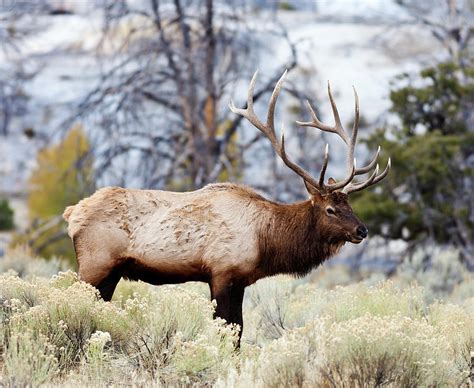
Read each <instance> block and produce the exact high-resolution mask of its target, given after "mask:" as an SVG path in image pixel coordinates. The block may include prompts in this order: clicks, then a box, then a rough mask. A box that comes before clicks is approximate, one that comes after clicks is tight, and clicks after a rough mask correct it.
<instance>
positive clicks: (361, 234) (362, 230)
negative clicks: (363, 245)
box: [357, 225, 369, 238]
mask: <svg viewBox="0 0 474 388" xmlns="http://www.w3.org/2000/svg"><path fill="white" fill-rule="evenodd" d="M368 234H369V231H368V229H367V228H366V227H365V226H364V225H361V226H359V227H358V228H357V236H358V237H360V238H366V237H367V235H368Z"/></svg>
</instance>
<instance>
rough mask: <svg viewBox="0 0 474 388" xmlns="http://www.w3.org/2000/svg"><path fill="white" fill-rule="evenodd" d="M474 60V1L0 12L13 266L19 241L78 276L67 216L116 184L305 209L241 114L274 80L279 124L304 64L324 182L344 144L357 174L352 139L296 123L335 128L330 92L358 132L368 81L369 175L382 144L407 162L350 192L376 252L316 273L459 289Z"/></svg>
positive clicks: (99, 5)
mask: <svg viewBox="0 0 474 388" xmlns="http://www.w3.org/2000/svg"><path fill="white" fill-rule="evenodd" d="M473 50H474V2H473V1H472V0H465V1H462V0H425V1H415V0H396V1H395V0H364V1H355V0H354V1H350V0H336V1H329V0H327V1H326V0H318V1H316V0H313V1H310V0H293V1H292V0H287V1H277V0H273V1H270V0H236V1H222V0H173V1H171V0H167V1H164V0H161V1H160V0H130V1H126V0H120V1H107V0H88V1H79V0H76V1H73V0H62V1H60V0H58V1H53V0H50V1H48V0H36V1H8V0H0V257H1V256H4V255H6V256H5V257H4V258H3V259H1V258H0V266H2V265H3V266H7V264H5V263H6V261H7V258H8V254H7V253H8V252H9V251H10V250H11V249H13V247H15V246H18V245H19V246H22V247H23V248H22V250H24V251H27V252H28V254H27V255H28V256H38V257H42V258H43V259H42V260H49V263H50V264H51V263H56V264H54V265H56V267H57V268H56V267H54V265H53V270H52V273H54V271H55V270H57V269H61V268H64V267H72V268H74V266H75V263H74V253H73V247H72V244H71V242H70V240H69V238H68V236H67V234H66V229H65V223H64V222H63V221H62V217H61V214H62V212H63V210H64V208H65V207H66V206H67V205H70V204H75V203H77V201H79V200H80V199H81V198H83V197H86V196H89V195H90V194H92V193H93V192H94V191H95V190H96V189H97V188H99V187H102V186H106V185H120V186H124V187H138V188H150V189H164V190H174V191H185V190H193V189H196V188H200V187H202V186H204V185H206V184H207V183H210V182H216V181H231V182H240V183H244V184H248V185H251V186H252V187H254V188H255V189H257V190H258V191H259V192H260V193H262V194H263V195H265V196H266V197H267V198H269V199H273V200H278V201H283V202H291V201H297V200H302V199H304V198H305V197H306V191H305V188H304V185H303V183H302V182H301V179H300V178H299V177H297V176H296V175H295V174H294V173H292V172H291V171H289V170H288V169H287V168H285V167H284V166H283V165H282V163H281V162H280V161H279V160H278V159H277V158H276V156H275V154H274V152H273V150H272V149H271V146H270V142H269V141H268V140H267V139H265V138H263V137H262V136H261V135H260V133H258V131H257V130H256V129H255V128H253V127H251V126H250V125H249V124H248V123H247V122H245V120H242V119H241V117H239V116H236V115H234V114H232V113H231V112H230V110H229V109H228V103H229V101H230V99H231V98H232V99H233V101H234V102H235V104H236V105H238V106H244V104H245V101H246V90H247V87H248V82H249V81H250V78H251V76H252V74H253V73H254V72H255V70H257V69H258V70H259V77H258V80H257V86H256V90H255V104H256V111H257V113H259V114H261V115H264V114H265V113H266V109H267V106H268V99H269V96H270V93H271V91H272V89H273V87H274V85H275V83H276V81H277V80H278V78H279V77H280V76H281V74H282V73H283V72H284V70H285V69H288V76H287V81H286V83H285V87H284V90H283V92H282V94H281V97H280V99H279V105H278V107H277V112H276V120H277V123H278V126H279V127H282V126H283V125H284V126H285V131H286V132H285V133H286V139H287V149H288V152H289V154H290V155H291V156H292V158H293V159H295V160H296V161H297V162H298V163H300V164H301V165H303V166H304V167H305V168H307V169H308V170H310V171H311V172H313V174H317V172H318V171H319V169H320V167H321V164H322V159H323V158H322V157H323V153H324V146H325V144H326V143H329V144H330V147H331V160H330V164H329V174H330V175H332V176H334V177H335V178H337V179H340V178H342V177H343V175H344V161H345V148H344V144H343V143H342V141H341V140H340V139H339V138H337V136H334V135H332V134H328V133H324V134H323V133H320V132H318V131H317V130H315V129H312V128H303V127H299V126H297V125H296V124H295V121H296V120H308V119H309V115H308V112H307V109H306V105H305V101H306V100H310V101H311V103H312V105H313V107H314V108H315V109H316V110H317V113H318V115H319V117H320V118H321V119H322V120H323V121H325V122H329V123H332V120H333V119H332V114H331V111H330V105H329V101H328V98H327V82H328V81H330V82H331V87H332V90H333V93H334V95H335V98H336V102H337V104H338V107H339V111H340V113H341V117H342V120H343V123H344V124H345V126H346V128H348V129H349V128H350V127H351V125H352V121H353V118H354V96H353V91H352V86H353V85H354V86H355V88H356V89H357V92H358V94H359V98H360V101H361V124H360V131H359V143H358V149H357V150H356V155H357V159H358V160H359V161H360V163H362V162H367V161H368V160H371V158H372V156H373V154H374V153H375V152H376V150H377V147H378V145H381V146H382V151H381V156H380V159H381V166H385V163H386V161H387V159H388V156H389V155H390V156H391V158H392V162H393V164H392V170H391V172H390V174H389V176H388V177H387V178H386V179H385V180H384V181H382V182H381V183H380V184H378V185H377V186H376V187H373V188H370V189H367V190H365V191H363V192H361V193H357V194H354V195H351V204H352V205H353V207H354V210H355V212H356V213H357V214H358V216H359V217H360V218H361V220H363V222H365V223H366V225H367V226H368V228H369V231H370V232H369V233H370V238H369V239H368V241H366V242H364V243H363V244H360V245H358V246H354V245H350V244H349V245H347V246H346V247H345V248H344V250H343V251H342V253H341V254H340V255H339V256H338V257H337V258H335V259H333V260H331V261H330V262H329V263H328V264H326V265H325V266H326V267H327V268H326V269H323V270H322V271H319V272H318V273H317V274H312V275H310V279H313V280H315V281H316V280H317V279H319V278H321V279H322V278H323V277H324V276H323V275H324V273H325V272H324V271H328V270H329V269H330V268H332V267H337V268H339V272H338V275H337V277H336V278H334V283H335V284H343V283H349V282H353V281H356V280H361V279H366V278H371V277H372V278H380V277H382V278H385V277H391V276H399V277H400V276H405V277H406V279H407V281H411V280H417V281H418V282H421V283H423V282H425V283H427V282H429V283H430V285H429V286H430V287H431V288H432V289H433V290H434V292H435V293H436V292H438V291H439V292H451V291H452V290H453V289H454V288H455V287H456V285H458V284H460V283H462V282H463V281H465V279H466V276H467V275H466V274H468V273H469V272H470V271H473V270H474V197H473V194H472V193H473V189H474V175H473V172H474V109H473V108H474V63H473V54H474V51H473ZM25 255H26V254H25ZM10 257H14V260H13V262H11V263H10V264H8V265H10V266H13V267H15V268H16V271H17V272H21V271H22V270H26V269H22V268H23V267H22V264H21V257H22V254H19V253H18V252H17V253H16V254H15V255H14V256H11V255H10ZM60 258H62V261H61V260H60ZM64 259H66V261H64ZM25 268H26V266H25ZM341 274H343V275H341ZM432 274H436V275H437V276H436V279H435V280H433V279H434V278H433V276H432ZM321 279H319V280H321ZM424 279H429V280H424ZM469 279H471V280H472V277H469ZM321 281H322V280H321ZM324 281H326V282H331V278H330V277H326V278H325V280H324ZM437 290H438V291H437ZM464 292H465V293H468V294H469V293H471V296H472V294H474V290H473V286H472V283H471V285H470V286H468V287H467V288H466V287H465V288H464Z"/></svg>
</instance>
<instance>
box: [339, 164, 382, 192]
mask: <svg viewBox="0 0 474 388" xmlns="http://www.w3.org/2000/svg"><path fill="white" fill-rule="evenodd" d="M378 173H379V165H378V164H377V166H375V170H374V172H373V173H372V174H371V175H370V177H369V178H368V179H367V180H366V181H365V182H360V183H351V184H350V185H347V186H346V187H344V188H343V189H342V192H343V193H346V194H348V193H352V192H354V191H358V190H362V189H364V188H365V187H368V186H369V185H370V184H371V183H372V182H373V181H374V179H375V177H376V176H377V174H378Z"/></svg>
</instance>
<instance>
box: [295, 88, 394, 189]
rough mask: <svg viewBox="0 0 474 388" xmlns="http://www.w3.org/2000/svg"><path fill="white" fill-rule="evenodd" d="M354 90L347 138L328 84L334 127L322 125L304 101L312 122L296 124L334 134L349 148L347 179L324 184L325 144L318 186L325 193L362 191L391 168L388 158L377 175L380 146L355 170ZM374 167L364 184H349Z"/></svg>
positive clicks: (356, 129) (355, 93)
mask: <svg viewBox="0 0 474 388" xmlns="http://www.w3.org/2000/svg"><path fill="white" fill-rule="evenodd" d="M353 89H354V98H355V117H354V125H353V127H352V134H351V136H349V135H348V134H347V132H346V131H345V130H344V128H343V126H342V124H341V119H340V118H339V112H338V110H337V106H336V103H335V101H334V97H333V96H332V93H331V86H330V84H329V82H328V95H329V101H330V102H331V107H332V113H333V116H334V122H335V123H334V126H332V127H331V126H329V125H327V124H323V123H322V122H321V121H319V119H318V117H317V116H316V113H315V112H314V109H313V108H312V107H311V104H310V103H309V101H306V103H307V105H308V108H309V112H310V114H311V118H312V121H306V122H304V121H297V122H296V123H297V124H299V125H302V126H304V127H313V128H318V129H320V130H322V131H325V132H332V133H336V134H337V135H339V137H340V138H341V139H342V140H343V141H344V143H346V145H347V146H348V147H349V149H348V153H347V162H346V165H347V167H346V170H347V178H346V179H344V180H342V181H341V182H336V183H333V184H329V183H326V184H324V173H325V172H326V167H327V163H328V159H329V155H328V148H329V147H328V145H327V144H326V152H325V155H324V162H323V168H322V169H321V175H320V177H319V182H318V183H319V186H320V187H322V188H323V189H324V191H325V192H331V191H335V190H338V189H342V190H341V191H342V192H343V193H346V194H349V193H352V192H354V191H359V190H362V189H364V188H366V187H369V186H370V185H373V184H375V183H377V182H380V181H381V180H382V179H383V178H385V176H386V175H387V174H388V171H389V170H390V166H391V161H390V158H389V159H388V163H387V167H386V168H385V170H384V171H383V172H382V173H381V174H380V175H377V174H378V171H379V166H378V164H377V159H378V157H379V154H380V146H379V147H378V149H377V152H376V154H375V156H374V157H373V158H372V160H371V161H370V163H369V164H368V165H367V166H364V167H361V168H356V159H355V158H354V150H355V146H356V143H357V134H358V131H359V116H360V114H359V96H358V95H357V92H356V90H355V88H354V87H353ZM374 166H376V168H375V171H374V173H373V174H372V175H371V176H370V177H369V178H368V179H367V180H366V181H364V182H358V183H350V182H351V181H352V179H353V178H354V176H355V175H361V174H365V173H367V172H369V171H370V170H371V169H372V168H374Z"/></svg>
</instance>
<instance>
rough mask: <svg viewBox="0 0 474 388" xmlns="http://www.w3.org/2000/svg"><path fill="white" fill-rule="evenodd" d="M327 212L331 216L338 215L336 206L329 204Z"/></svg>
mask: <svg viewBox="0 0 474 388" xmlns="http://www.w3.org/2000/svg"><path fill="white" fill-rule="evenodd" d="M326 213H328V214H329V215H330V216H335V215H336V211H335V210H334V208H332V207H330V206H328V207H327V208H326Z"/></svg>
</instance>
